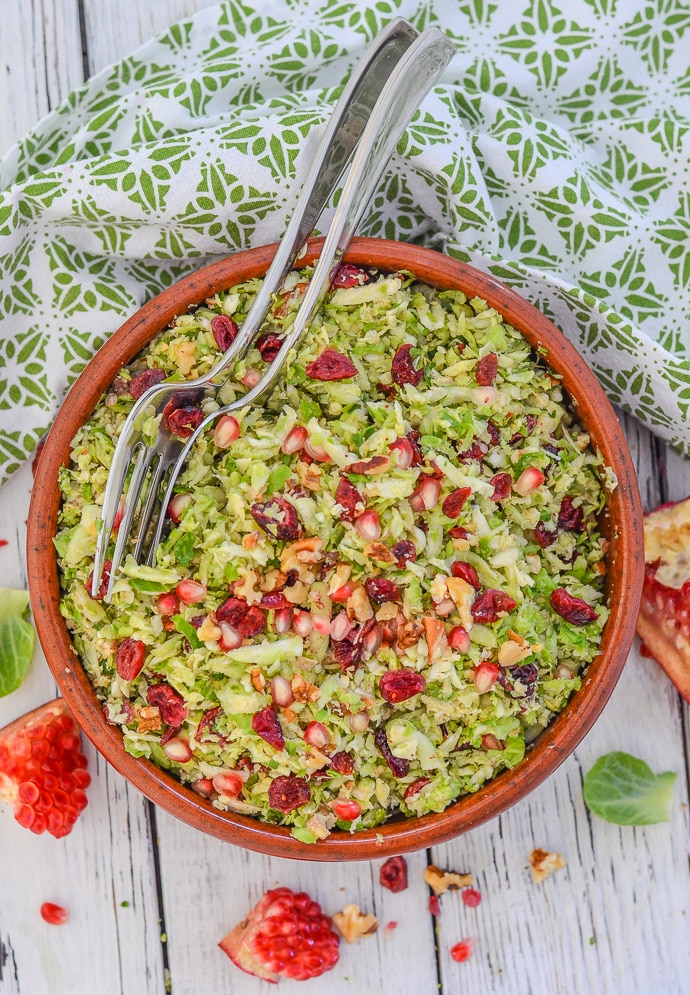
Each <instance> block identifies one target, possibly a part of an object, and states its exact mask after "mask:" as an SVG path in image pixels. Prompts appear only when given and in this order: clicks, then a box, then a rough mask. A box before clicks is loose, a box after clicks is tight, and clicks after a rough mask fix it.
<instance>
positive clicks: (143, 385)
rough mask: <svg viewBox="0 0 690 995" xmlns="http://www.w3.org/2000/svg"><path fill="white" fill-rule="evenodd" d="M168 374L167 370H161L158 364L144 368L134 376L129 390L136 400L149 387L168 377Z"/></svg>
mask: <svg viewBox="0 0 690 995" xmlns="http://www.w3.org/2000/svg"><path fill="white" fill-rule="evenodd" d="M167 375H168V374H167V373H166V372H165V370H159V369H158V367H156V366H153V367H152V368H151V369H150V370H142V372H141V373H137V375H136V376H135V377H132V380H131V383H130V385H129V392H130V394H131V395H132V397H133V398H134V399H135V400H138V399H139V398H140V397H141V395H142V394H143V393H144V392H145V391H147V390H148V389H149V387H153V386H154V384H157V383H161V381H162V380H165V379H166V377H167Z"/></svg>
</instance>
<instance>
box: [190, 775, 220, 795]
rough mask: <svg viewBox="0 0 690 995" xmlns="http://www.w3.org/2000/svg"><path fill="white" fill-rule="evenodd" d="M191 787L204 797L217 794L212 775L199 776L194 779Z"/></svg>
mask: <svg viewBox="0 0 690 995" xmlns="http://www.w3.org/2000/svg"><path fill="white" fill-rule="evenodd" d="M191 787H192V791H195V792H196V793H197V795H201V797H202V798H212V797H213V795H214V794H215V791H214V788H213V781H212V780H211V778H210V777H198V778H197V779H196V781H192V785H191Z"/></svg>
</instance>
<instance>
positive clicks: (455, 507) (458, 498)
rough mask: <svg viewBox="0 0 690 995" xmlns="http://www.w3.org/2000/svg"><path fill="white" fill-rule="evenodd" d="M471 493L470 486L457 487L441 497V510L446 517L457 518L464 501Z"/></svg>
mask: <svg viewBox="0 0 690 995" xmlns="http://www.w3.org/2000/svg"><path fill="white" fill-rule="evenodd" d="M471 493H472V488H471V487H457V488H456V489H455V490H454V491H451V492H450V494H449V495H448V497H445V498H444V499H443V504H442V505H441V511H442V512H443V514H444V515H445V516H446V518H457V517H458V515H459V514H460V512H461V511H462V509H463V508H464V507H465V502H466V501H467V499H468V497H469V496H470V494H471Z"/></svg>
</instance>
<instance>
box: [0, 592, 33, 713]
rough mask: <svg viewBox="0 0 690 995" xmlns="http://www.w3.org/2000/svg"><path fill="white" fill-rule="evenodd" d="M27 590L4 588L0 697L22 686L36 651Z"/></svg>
mask: <svg viewBox="0 0 690 995" xmlns="http://www.w3.org/2000/svg"><path fill="white" fill-rule="evenodd" d="M28 614H29V595H28V593H27V592H26V591H13V590H8V589H7V588H0V698H1V697H4V696H5V695H6V694H11V692H12V691H16V690H17V688H18V687H19V686H20V685H21V683H22V682H23V680H24V678H25V677H26V673H27V671H28V669H29V664H30V663H31V657H32V656H33V652H34V641H35V633H34V629H33V626H32V625H31V623H30V622H29V621H28Z"/></svg>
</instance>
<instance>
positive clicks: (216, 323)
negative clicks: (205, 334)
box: [211, 314, 239, 352]
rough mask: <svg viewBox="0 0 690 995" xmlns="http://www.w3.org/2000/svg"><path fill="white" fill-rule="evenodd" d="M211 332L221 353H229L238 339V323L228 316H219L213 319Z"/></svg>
mask: <svg viewBox="0 0 690 995" xmlns="http://www.w3.org/2000/svg"><path fill="white" fill-rule="evenodd" d="M211 331H212V332H213V337H214V339H215V340H216V345H217V346H218V348H219V349H220V351H221V352H227V351H228V349H229V348H230V346H231V345H232V343H233V342H234V341H235V339H236V338H237V333H238V331H239V328H238V327H237V322H236V321H235V320H234V319H233V318H231V317H230V316H229V315H227V314H217V315H215V316H214V317H213V318H211Z"/></svg>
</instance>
